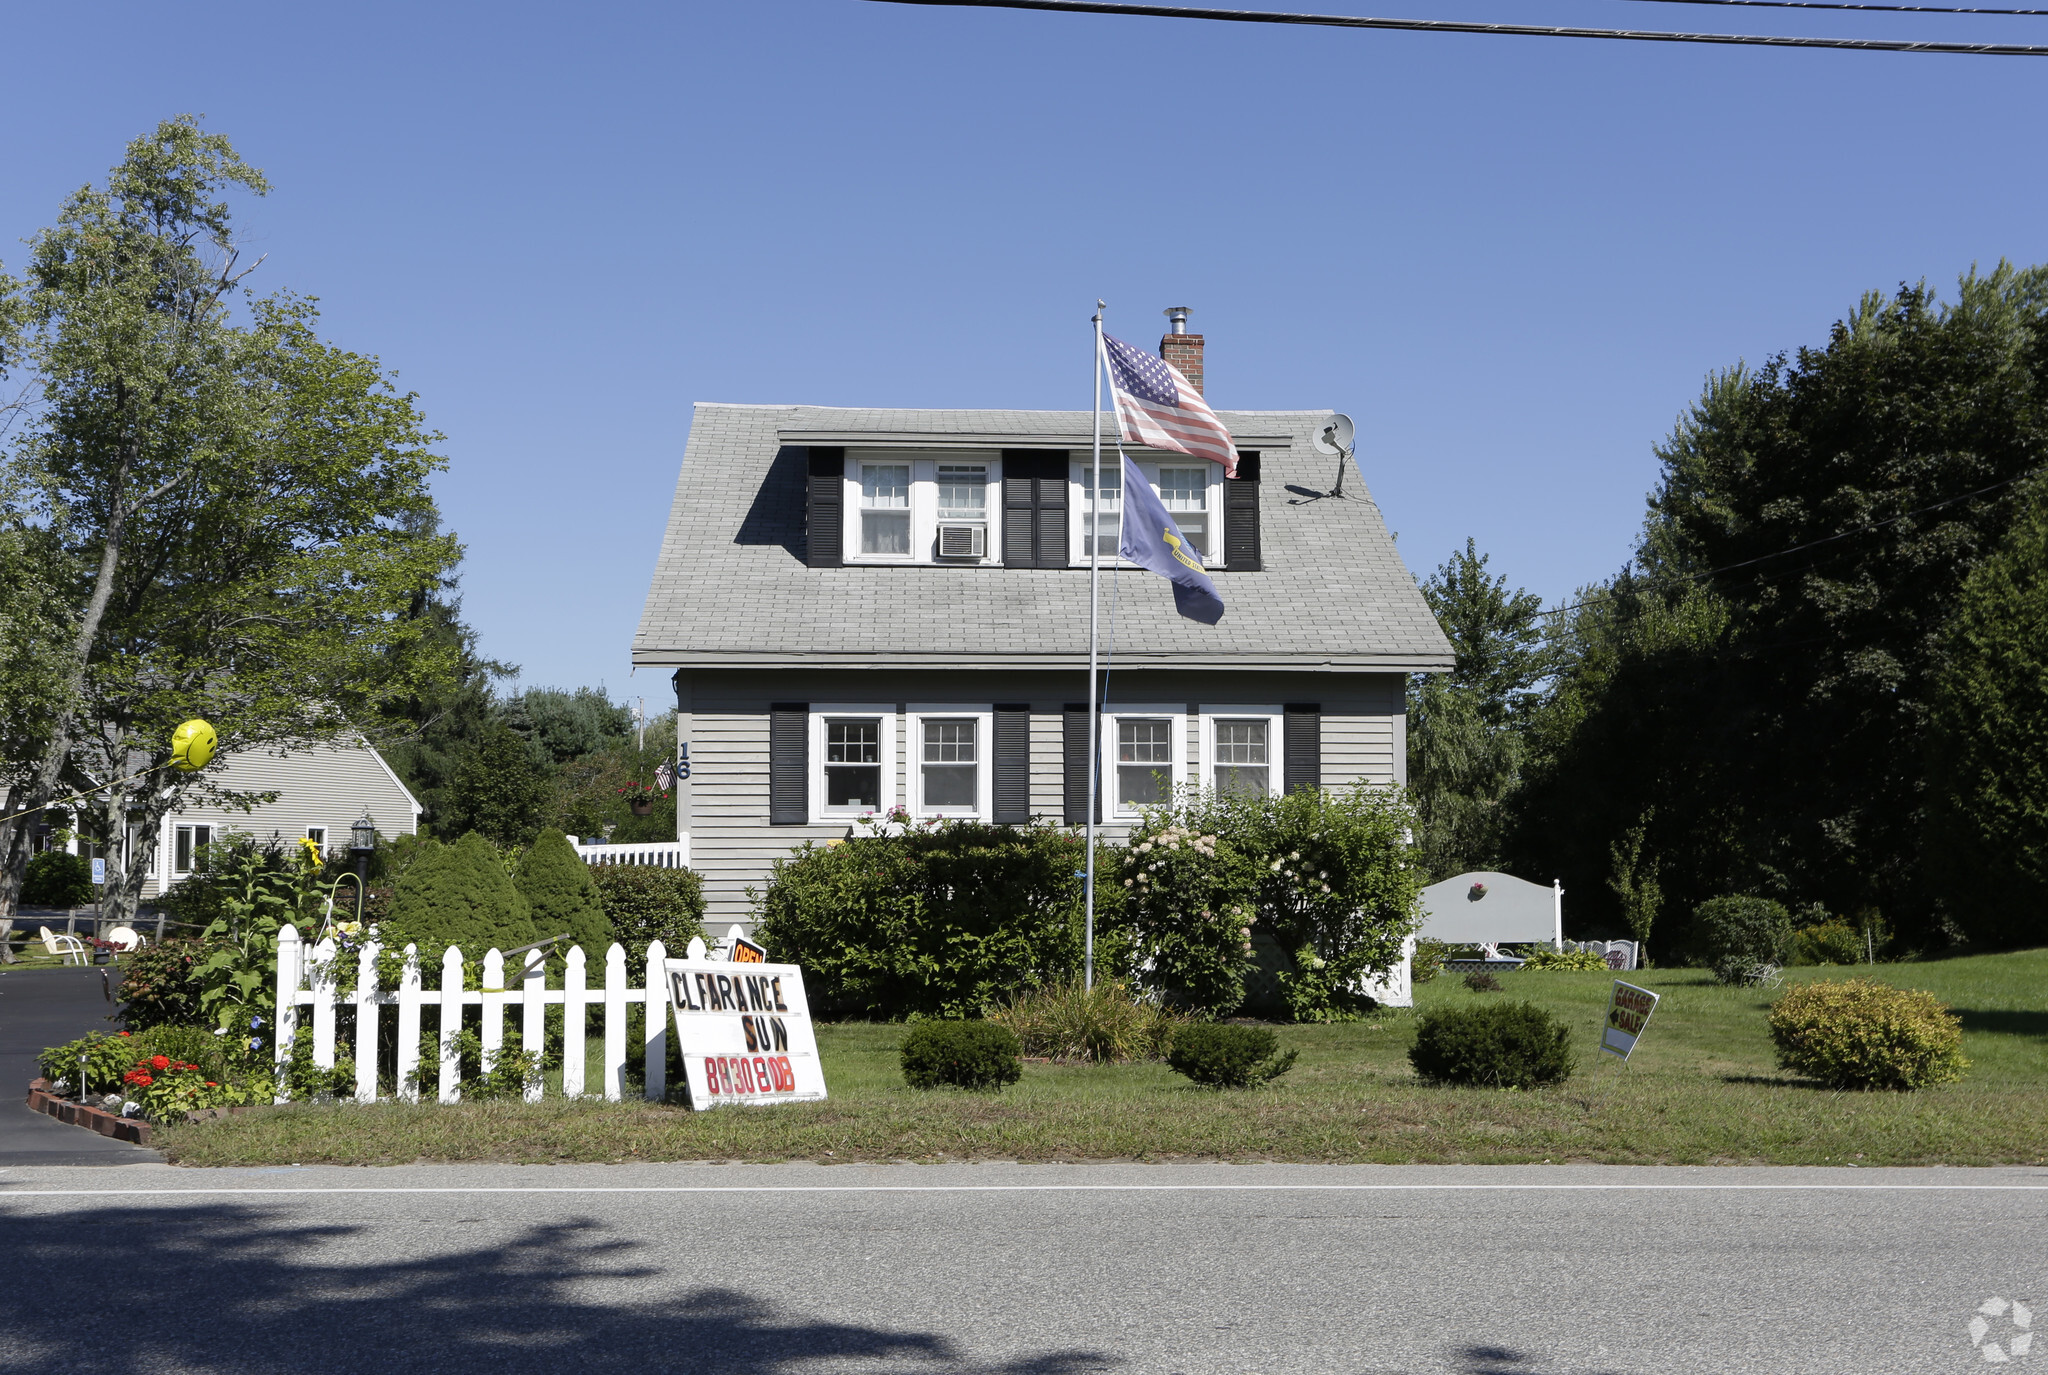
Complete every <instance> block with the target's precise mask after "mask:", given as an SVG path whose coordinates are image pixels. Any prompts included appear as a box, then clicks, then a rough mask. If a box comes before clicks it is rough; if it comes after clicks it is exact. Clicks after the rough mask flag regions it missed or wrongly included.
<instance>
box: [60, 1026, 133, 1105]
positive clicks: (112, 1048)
mask: <svg viewBox="0 0 2048 1375" xmlns="http://www.w3.org/2000/svg"><path fill="white" fill-rule="evenodd" d="M135 1053H136V1041H135V1040H134V1038H133V1037H131V1036H130V1035H129V1033H127V1032H125V1031H119V1032H109V1031H89V1032H87V1033H86V1034H85V1035H83V1036H81V1037H79V1038H78V1039H77V1040H75V1041H66V1042H65V1043H64V1044H63V1045H61V1046H51V1047H50V1048H49V1049H48V1050H45V1051H44V1052H43V1053H42V1054H40V1055H38V1056H37V1057H36V1063H37V1064H38V1065H40V1066H41V1067H42V1071H43V1077H44V1078H45V1079H48V1080H50V1081H51V1082H52V1083H57V1082H60V1081H61V1082H62V1083H63V1084H64V1085H65V1086H66V1087H67V1088H72V1087H77V1086H78V1062H79V1060H80V1059H83V1060H84V1061H85V1084H84V1085H83V1088H82V1091H83V1092H85V1093H100V1092H104V1091H105V1090H107V1089H111V1088H113V1087H114V1086H115V1085H116V1084H117V1083H118V1082H119V1081H120V1078H121V1075H122V1073H123V1072H124V1071H126V1070H127V1069H128V1067H129V1066H131V1065H133V1064H134V1063H135Z"/></svg>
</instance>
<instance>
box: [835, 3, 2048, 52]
mask: <svg viewBox="0 0 2048 1375" xmlns="http://www.w3.org/2000/svg"><path fill="white" fill-rule="evenodd" d="M871 2H872V3H876V4H887V5H933V6H939V7H942V8H947V9H994V10H1056V11H1061V12H1066V13H1073V14H1127V15H1139V16H1143V17H1145V18H1151V19H1215V20H1222V21H1224V22H1226V23H1233V24H1306V25H1310V26H1315V27H1321V28H1334V29H1400V30H1405V31H1409V32H1414V33H1491V34H1509V35H1514V36H1518V37H1523V38H1616V39H1622V40H1625V41H1627V42H1631V43H1723V44H1737V45H1747V46H1752V47H1765V48H1847V49H1851V50H1853V51H1858V52H1888V53H1953V54H1956V55H1959V56H1968V57H2048V47H2043V46H2037V45H2032V44H2022V43H1915V42H1906V41H1903V40H1899V39H1890V38H1795V37H1789V36H1779V35H1776V34H1760V33H1756V34H1751V33H1669V32H1665V31H1663V30H1659V29H1582V28H1564V27H1555V26H1549V25H1537V24H1474V23H1467V22H1464V21H1461V20H1452V19H1375V18H1365V17H1361V16H1355V15H1348V14H1284V13H1276V12H1274V11H1271V10H1212V9H1198V8H1195V7H1192V6H1188V5H1124V4H1115V3H1110V0H871Z"/></svg>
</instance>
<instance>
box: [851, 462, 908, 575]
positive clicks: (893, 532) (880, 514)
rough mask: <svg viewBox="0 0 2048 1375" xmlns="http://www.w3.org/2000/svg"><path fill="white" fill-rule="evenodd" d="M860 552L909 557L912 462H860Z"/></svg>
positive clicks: (875, 555)
mask: <svg viewBox="0 0 2048 1375" xmlns="http://www.w3.org/2000/svg"><path fill="white" fill-rule="evenodd" d="M860 552H861V553H862V554H864V555H868V556H870V557H875V558H903V559H907V558H909V557H910V465H909V464H908V463H863V464H861V465H860Z"/></svg>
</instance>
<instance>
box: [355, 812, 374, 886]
mask: <svg viewBox="0 0 2048 1375" xmlns="http://www.w3.org/2000/svg"><path fill="white" fill-rule="evenodd" d="M348 852H349V855H350V856H351V857H352V858H353V859H354V860H355V862H356V881H357V884H358V889H357V891H361V887H362V886H364V885H367V884H368V883H369V881H370V856H371V855H373V854H375V853H376V852H377V823H376V822H375V821H372V820H371V819H370V814H369V812H367V811H365V812H364V813H363V819H362V820H361V821H358V822H357V823H356V824H355V825H353V826H351V827H349V828H348Z"/></svg>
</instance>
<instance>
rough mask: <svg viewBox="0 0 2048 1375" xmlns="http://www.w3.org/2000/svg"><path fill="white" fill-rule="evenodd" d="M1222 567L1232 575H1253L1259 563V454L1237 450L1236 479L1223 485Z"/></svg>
mask: <svg viewBox="0 0 2048 1375" xmlns="http://www.w3.org/2000/svg"><path fill="white" fill-rule="evenodd" d="M1223 566H1224V568H1225V569H1226V570H1227V571H1229V572H1232V573H1256V572H1258V571H1259V570H1260V569H1261V568H1262V567H1264V565H1263V564H1262V563H1261V562H1260V561H1259V455H1258V451H1257V450H1244V449H1240V450H1239V451H1238V455H1237V476H1236V477H1234V478H1231V479H1229V480H1228V481H1226V482H1225V483H1224V484H1223Z"/></svg>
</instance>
